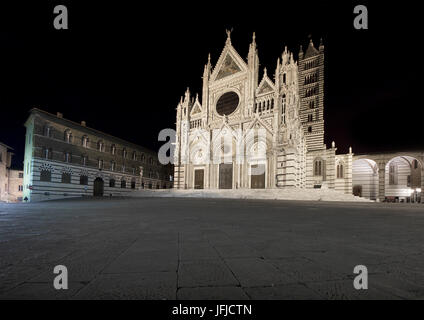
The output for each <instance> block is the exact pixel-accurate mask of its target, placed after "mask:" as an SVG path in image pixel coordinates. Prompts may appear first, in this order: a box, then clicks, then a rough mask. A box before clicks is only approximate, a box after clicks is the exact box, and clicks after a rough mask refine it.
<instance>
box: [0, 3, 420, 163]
mask: <svg viewBox="0 0 424 320" xmlns="http://www.w3.org/2000/svg"><path fill="white" fill-rule="evenodd" d="M34 2H40V1H32V3H31V2H29V4H25V3H24V2H21V1H19V4H17V5H14V6H10V5H9V6H6V5H5V4H3V2H2V4H1V5H0V57H1V60H0V64H1V66H0V82H1V83H0V110H1V114H0V117H1V118H0V119H1V122H0V123H1V126H0V141H1V142H3V143H6V144H8V145H10V146H11V147H13V148H14V149H15V153H16V155H15V159H14V166H15V167H19V166H21V164H22V160H23V151H24V135H25V129H24V127H23V123H24V122H25V120H26V118H27V116H28V111H29V110H30V109H31V108H32V107H38V108H41V109H43V110H46V111H49V112H52V113H56V112H57V111H59V112H62V113H63V114H64V117H65V118H67V119H70V120H74V121H77V122H79V121H81V120H85V121H86V122H87V126H89V127H92V128H95V129H98V130H101V131H104V132H107V133H110V134H112V135H115V136H117V137H120V138H123V139H126V140H128V141H130V142H134V143H137V144H139V145H143V146H145V147H148V148H151V149H154V150H157V149H158V147H159V146H160V143H159V142H157V135H158V133H159V131H160V130H161V129H164V128H174V126H175V108H176V106H177V103H178V101H179V99H180V96H181V95H183V94H184V92H185V90H186V88H187V87H188V86H189V87H190V89H191V91H192V93H196V92H198V93H199V94H200V93H201V84H202V79H201V76H202V73H203V67H204V64H205V63H206V61H207V56H208V53H209V52H210V53H211V56H212V63H213V65H215V63H216V62H217V59H218V57H219V55H220V53H221V50H222V49H223V47H224V44H225V40H226V33H225V30H226V29H231V28H233V33H232V44H233V46H234V47H235V48H236V50H237V51H238V52H239V54H240V55H241V57H243V58H247V52H248V48H249V43H250V42H251V38H252V32H254V31H255V32H256V42H257V45H258V51H259V61H260V65H261V72H260V79H261V78H262V70H263V67H267V69H268V74H269V75H271V76H272V75H273V74H274V70H275V66H276V60H277V58H278V57H279V56H280V55H281V53H282V51H283V50H284V46H288V48H289V49H290V50H292V51H293V52H294V53H295V57H296V58H297V53H298V51H299V46H300V45H301V44H302V45H303V48H304V49H306V46H307V44H308V41H309V37H310V36H312V39H313V40H314V42H315V44H316V45H318V43H319V39H320V38H321V37H322V38H323V39H324V44H325V52H326V57H325V58H326V69H325V72H326V74H325V79H326V83H325V120H326V123H325V128H326V134H325V139H326V143H327V145H328V146H329V145H330V144H331V141H332V140H335V141H336V145H337V147H338V151H339V152H347V150H348V148H349V146H352V147H353V151H354V152H356V153H365V152H377V151H397V150H407V149H421V150H422V149H424V145H423V143H424V134H423V120H424V114H423V103H422V98H421V94H422V91H423V89H422V88H423V81H422V78H423V76H422V75H423V71H424V64H423V59H422V57H423V36H422V31H423V28H422V22H420V20H421V18H422V17H421V12H422V8H421V7H420V4H418V3H417V2H411V4H409V5H407V4H404V3H405V2H402V6H401V5H400V4H398V5H397V6H394V5H388V4H386V5H384V6H382V5H381V4H377V3H375V2H374V4H373V5H371V4H369V3H368V4H367V2H365V1H354V2H352V3H348V2H345V1H343V4H340V3H339V4H332V3H331V2H326V1H321V2H319V1H315V2H312V3H311V4H308V3H307V2H304V1H295V2H296V3H298V4H290V3H291V2H293V1H278V2H274V1H263V2H258V3H257V4H256V5H254V4H249V2H247V1H243V2H240V3H234V4H232V5H230V1H226V2H218V1H214V2H211V3H210V4H209V5H208V6H206V5H199V4H190V3H182V2H173V4H168V3H167V2H163V1H157V2H155V4H153V6H149V7H148V6H147V4H146V2H144V5H143V3H142V2H141V1H138V3H139V4H138V5H136V4H135V3H134V2H129V1H128V2H125V1H115V2H114V3H107V4H106V3H104V1H98V2H93V1H90V3H91V4H90V5H88V4H87V1H79V3H78V4H77V3H75V2H72V3H70V2H69V1H59V0H58V1H52V2H46V3H44V4H37V3H34ZM317 2H318V3H317ZM338 2H342V1H338ZM202 3H206V2H203V1H202ZM232 3H233V2H232ZM259 3H260V4H262V5H263V6H264V7H263V8H257V6H258V4H259ZM58 4H65V5H66V6H67V8H68V10H69V30H55V29H54V28H53V19H54V16H55V15H54V14H53V8H54V6H55V5H58ZM357 4H367V6H368V10H369V30H355V29H354V28H353V19H354V16H355V15H354V14H353V8H354V6H355V5H357ZM237 7H238V8H237Z"/></svg>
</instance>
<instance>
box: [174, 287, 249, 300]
mask: <svg viewBox="0 0 424 320" xmlns="http://www.w3.org/2000/svg"><path fill="white" fill-rule="evenodd" d="M177 299H179V300H248V299H249V297H248V296H247V295H246V293H245V292H244V290H243V289H242V288H241V287H234V286H232V287H197V288H180V289H179V290H178V292H177Z"/></svg>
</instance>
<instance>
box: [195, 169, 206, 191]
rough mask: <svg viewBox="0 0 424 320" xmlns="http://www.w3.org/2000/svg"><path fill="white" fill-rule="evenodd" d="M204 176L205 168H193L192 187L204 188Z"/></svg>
mask: <svg viewBox="0 0 424 320" xmlns="http://www.w3.org/2000/svg"><path fill="white" fill-rule="evenodd" d="M204 177H205V170H203V169H198V170H194V189H203V188H204Z"/></svg>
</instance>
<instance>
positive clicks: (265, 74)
mask: <svg viewBox="0 0 424 320" xmlns="http://www.w3.org/2000/svg"><path fill="white" fill-rule="evenodd" d="M266 76H268V74H267V71H266V67H265V68H264V77H266Z"/></svg>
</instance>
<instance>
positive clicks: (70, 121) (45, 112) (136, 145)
mask: <svg viewBox="0 0 424 320" xmlns="http://www.w3.org/2000/svg"><path fill="white" fill-rule="evenodd" d="M29 112H30V113H31V114H32V113H33V112H40V113H44V114H46V115H48V116H50V117H53V118H56V119H60V120H64V121H65V122H69V123H72V124H73V125H75V126H78V127H81V128H83V129H88V130H90V131H93V132H95V133H97V134H102V135H105V136H107V137H111V138H113V139H116V140H119V141H121V142H123V144H127V145H129V146H133V147H135V148H138V149H140V148H141V149H144V150H145V151H148V152H152V153H156V152H155V151H153V150H150V149H148V148H146V147H143V146H140V145H138V144H135V143H133V142H129V141H126V140H124V139H122V138H118V137H115V136H113V135H111V134H108V133H105V132H103V131H100V130H97V129H94V128H90V127H87V126H83V125H81V123H78V122H75V121H72V120H69V119H66V118H58V117H57V115H55V114H53V113H50V112H47V111H44V110H41V109H39V108H32V109H30V110H29ZM27 121H28V120H27ZM27 121H26V122H27ZM26 122H25V123H26Z"/></svg>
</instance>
